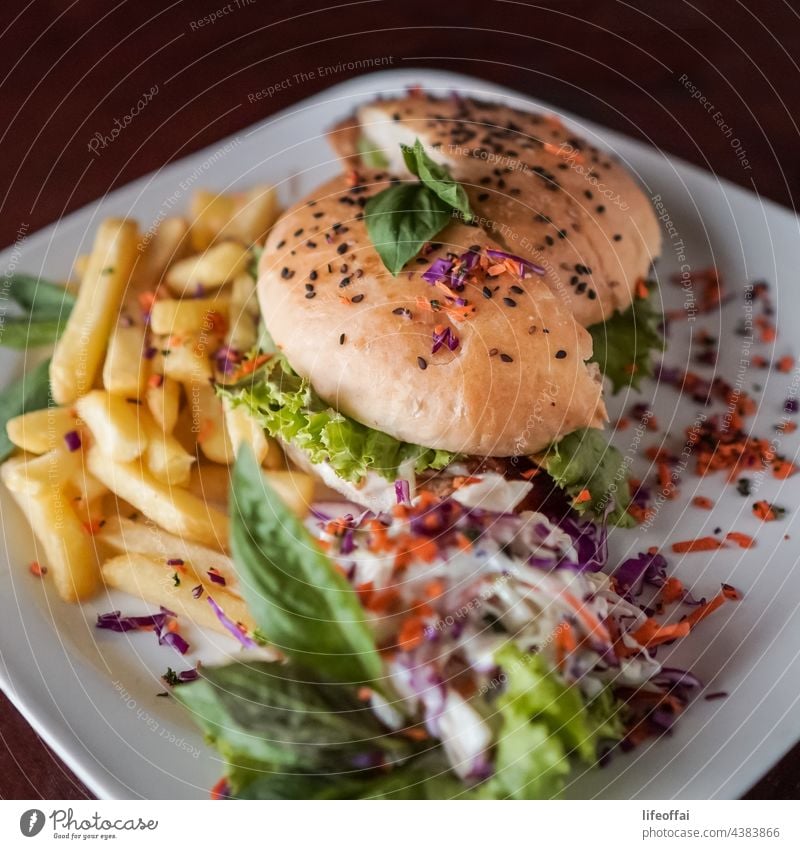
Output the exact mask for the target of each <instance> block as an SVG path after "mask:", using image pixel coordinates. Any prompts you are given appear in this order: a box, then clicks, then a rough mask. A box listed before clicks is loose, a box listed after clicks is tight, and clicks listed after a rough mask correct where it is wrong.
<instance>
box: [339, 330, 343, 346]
mask: <svg viewBox="0 0 800 849" xmlns="http://www.w3.org/2000/svg"><path fill="white" fill-rule="evenodd" d="M339 344H340V345H344V333H342V335H341V336H340V337H339Z"/></svg>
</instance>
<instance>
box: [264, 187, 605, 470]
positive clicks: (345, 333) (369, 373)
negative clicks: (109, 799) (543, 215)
mask: <svg viewBox="0 0 800 849" xmlns="http://www.w3.org/2000/svg"><path fill="white" fill-rule="evenodd" d="M388 185H389V182H388V179H387V176H386V175H384V174H378V173H368V172H366V171H362V172H361V173H360V174H359V175H358V178H357V182H356V181H355V180H354V179H352V178H348V176H346V175H342V176H339V177H336V178H335V179H333V180H331V181H330V182H328V183H326V184H325V185H323V186H321V187H320V188H319V189H318V190H317V191H315V192H314V193H313V194H312V195H311V196H309V197H307V198H306V199H305V200H303V201H301V202H300V203H298V204H297V205H296V206H295V207H293V208H292V209H290V210H289V211H288V212H287V213H286V214H285V215H284V216H283V217H282V218H281V219H280V220H279V221H278V222H277V223H276V224H275V226H274V228H273V229H272V231H271V233H270V235H269V237H268V239H267V242H266V245H265V249H264V253H263V255H262V258H261V263H260V277H259V282H258V297H259V302H260V306H261V312H262V315H263V318H264V322H265V323H266V326H267V329H268V330H269V332H270V334H271V335H272V337H273V339H274V340H275V342H276V344H277V345H278V346H279V347H280V348H281V349H282V351H283V352H284V354H285V355H286V357H287V359H288V361H289V363H290V364H291V366H292V367H293V368H294V369H295V370H296V371H297V372H298V373H299V374H300V375H302V376H304V377H306V378H309V379H310V381H311V383H312V385H313V387H314V388H315V390H316V391H317V393H318V394H319V395H320V396H321V397H322V398H323V399H324V400H325V401H326V402H327V403H329V404H331V406H333V407H334V408H336V409H338V410H339V411H341V412H342V413H344V414H346V415H348V416H351V417H352V418H354V419H356V420H357V421H359V422H362V423H363V424H365V425H368V426H369V427H372V428H375V429H377V430H380V431H383V432H385V433H388V434H389V435H391V436H393V437H395V438H396V439H399V440H402V441H404V442H411V443H416V444H420V445H424V446H426V447H430V448H440V449H444V450H448V451H457V452H462V453H465V454H476V455H480V456H509V455H515V454H529V453H533V452H536V451H539V450H541V449H543V448H545V447H546V446H547V445H549V444H550V443H552V442H553V441H555V440H557V439H559V438H560V437H561V436H564V435H566V434H568V433H571V432H572V431H574V430H575V429H577V428H580V427H587V426H593V427H600V426H602V423H603V422H604V421H605V407H604V405H603V401H602V398H601V384H600V376H599V372H598V370H597V368H596V366H594V365H590V364H587V363H586V360H587V359H588V358H589V357H590V356H591V352H592V343H591V337H590V335H589V334H588V332H587V331H586V330H584V328H583V327H581V326H580V325H579V324H578V323H577V322H576V321H575V320H574V318H573V316H572V314H571V312H570V310H569V309H568V308H567V307H566V306H565V305H564V303H563V302H562V301H561V300H559V299H558V298H557V297H555V296H554V295H553V293H552V291H551V290H550V289H549V287H548V286H547V284H546V283H545V282H544V281H543V279H542V278H541V277H539V276H537V275H535V274H533V275H530V274H529V275H524V276H523V277H520V274H519V269H518V268H517V267H516V264H515V263H513V262H509V263H508V267H505V266H504V265H503V263H502V262H498V260H497V259H496V258H495V259H493V260H492V261H490V260H489V259H488V256H487V254H486V251H487V249H488V250H491V249H497V248H498V247H499V246H498V245H497V243H496V242H495V241H493V240H492V239H490V238H488V237H487V236H486V234H485V233H484V232H483V231H482V230H481V229H480V228H478V227H474V226H469V225H467V224H465V223H463V222H462V221H459V220H457V219H454V220H453V222H452V223H450V224H449V225H448V226H447V227H446V228H445V229H444V230H443V231H442V232H441V233H440V234H439V236H437V242H436V243H435V244H433V245H429V246H427V248H426V249H423V253H424V256H417V257H416V258H413V259H411V260H410V261H409V262H408V263H407V264H406V266H405V269H404V270H403V271H402V272H400V274H399V275H398V276H397V277H393V276H392V275H391V274H390V273H389V272H388V271H387V270H386V268H385V267H384V265H383V263H382V261H381V259H380V256H379V255H378V253H377V251H376V249H375V247H374V245H373V244H372V242H371V240H370V238H369V236H368V234H367V229H366V225H365V222H364V220H363V208H364V205H365V204H366V201H367V199H368V198H370V197H372V196H373V195H375V194H376V193H377V192H379V191H382V190H384V189H386V188H387V187H388ZM470 249H473V253H476V254H477V255H478V260H477V265H476V267H475V269H474V271H473V272H472V276H471V277H468V278H467V280H466V283H465V286H464V288H463V290H462V291H460V292H458V293H454V292H452V291H450V290H447V289H446V288H445V289H442V288H441V286H443V285H444V284H441V285H440V286H434V285H431V284H430V283H428V282H426V281H425V280H424V279H423V278H422V274H423V272H424V271H425V270H426V269H427V268H428V267H429V266H430V265H431V264H432V263H433V262H434V260H436V259H437V258H439V257H443V258H444V257H447V256H448V255H455V256H456V257H459V256H460V255H461V254H463V253H464V252H466V251H469V250H470ZM490 269H491V274H490V273H489V270H490ZM457 298H460V299H463V300H465V301H466V302H467V303H466V304H461V305H459V302H458V301H457V300H456V299H457ZM431 301H435V302H436V303H435V304H433V305H432V303H431ZM437 307H438V308H437ZM437 330H438V333H439V334H440V335H441V334H443V333H444V332H445V331H447V332H448V333H449V338H450V342H451V344H452V345H453V347H454V348H455V349H454V350H450V348H449V347H448V345H447V344H444V345H442V346H441V348H440V349H439V350H438V351H437V352H436V353H432V347H433V340H434V333H435V332H437Z"/></svg>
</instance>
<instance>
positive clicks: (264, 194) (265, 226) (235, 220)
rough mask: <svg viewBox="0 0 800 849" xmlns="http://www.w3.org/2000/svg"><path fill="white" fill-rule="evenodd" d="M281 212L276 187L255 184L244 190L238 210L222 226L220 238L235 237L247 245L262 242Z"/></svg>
mask: <svg viewBox="0 0 800 849" xmlns="http://www.w3.org/2000/svg"><path fill="white" fill-rule="evenodd" d="M279 214H280V206H279V204H278V195H277V192H276V191H275V189H274V188H273V187H272V186H254V187H253V188H252V189H249V190H248V191H246V192H244V194H243V195H242V197H241V199H240V201H239V203H238V205H237V209H236V211H235V212H234V213H233V215H232V216H231V217H230V220H229V221H228V223H227V224H226V225H225V226H224V227H223V228H221V231H220V233H219V238H223V239H224V238H227V237H234V238H237V239H239V240H240V241H242V242H244V243H245V244H246V245H252V244H255V243H256V242H262V241H263V240H264V238H265V237H266V235H267V231H268V230H269V228H270V227H272V225H273V224H274V223H275V220H276V219H277V217H278V215H279Z"/></svg>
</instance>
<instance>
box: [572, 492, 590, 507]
mask: <svg viewBox="0 0 800 849" xmlns="http://www.w3.org/2000/svg"><path fill="white" fill-rule="evenodd" d="M591 500H592V493H591V492H589V490H588V489H582V490H581V491H580V492H579V493H578V494H577V495H576V496H575V500H574V502H573V503H574V504H585V503H586V502H587V501H591Z"/></svg>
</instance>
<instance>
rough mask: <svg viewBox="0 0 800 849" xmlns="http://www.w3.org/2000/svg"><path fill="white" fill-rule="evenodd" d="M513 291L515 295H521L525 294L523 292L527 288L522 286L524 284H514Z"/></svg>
mask: <svg viewBox="0 0 800 849" xmlns="http://www.w3.org/2000/svg"><path fill="white" fill-rule="evenodd" d="M511 291H512V292H513V293H514V294H515V295H521V294H523V292H524V291H525V290H524V289H523V288H522V286H512V287H511Z"/></svg>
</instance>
